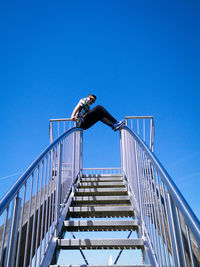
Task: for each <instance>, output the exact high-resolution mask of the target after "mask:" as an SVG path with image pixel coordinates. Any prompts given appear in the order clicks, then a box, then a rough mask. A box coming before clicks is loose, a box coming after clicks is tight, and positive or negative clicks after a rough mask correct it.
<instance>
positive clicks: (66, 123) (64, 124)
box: [49, 118, 76, 143]
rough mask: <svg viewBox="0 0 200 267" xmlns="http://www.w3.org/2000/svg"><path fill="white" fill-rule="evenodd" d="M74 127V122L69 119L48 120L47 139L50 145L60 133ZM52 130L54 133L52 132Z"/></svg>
mask: <svg viewBox="0 0 200 267" xmlns="http://www.w3.org/2000/svg"><path fill="white" fill-rule="evenodd" d="M75 126H76V122H74V121H72V119H70V118H64V119H50V120H49V139H50V143H52V142H53V140H54V139H56V138H58V137H59V136H60V135H61V134H62V133H64V132H66V131H67V130H69V129H71V128H73V127H75ZM54 128H56V129H55V132H54Z"/></svg>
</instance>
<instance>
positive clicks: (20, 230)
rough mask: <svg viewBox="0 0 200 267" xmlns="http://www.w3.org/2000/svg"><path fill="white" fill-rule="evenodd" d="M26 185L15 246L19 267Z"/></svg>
mask: <svg viewBox="0 0 200 267" xmlns="http://www.w3.org/2000/svg"><path fill="white" fill-rule="evenodd" d="M26 184H27V182H25V185H24V195H23V202H22V212H21V223H20V228H19V238H18V246H17V256H16V266H18V265H19V257H20V248H21V237H22V227H23V218H24V206H25V197H26ZM0 266H1V265H0Z"/></svg>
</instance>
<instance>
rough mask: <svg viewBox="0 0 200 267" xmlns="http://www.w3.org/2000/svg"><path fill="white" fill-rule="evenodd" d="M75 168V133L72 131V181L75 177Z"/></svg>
mask: <svg viewBox="0 0 200 267" xmlns="http://www.w3.org/2000/svg"><path fill="white" fill-rule="evenodd" d="M75 170H76V133H73V141H72V182H73V181H74V179H75V177H74V176H75Z"/></svg>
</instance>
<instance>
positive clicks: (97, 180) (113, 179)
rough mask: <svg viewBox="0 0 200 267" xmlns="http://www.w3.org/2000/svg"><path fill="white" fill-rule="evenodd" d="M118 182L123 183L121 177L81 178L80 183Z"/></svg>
mask: <svg viewBox="0 0 200 267" xmlns="http://www.w3.org/2000/svg"><path fill="white" fill-rule="evenodd" d="M114 181H115V182H120V181H124V179H123V178H122V177H97V178H92V177H88V178H81V182H114Z"/></svg>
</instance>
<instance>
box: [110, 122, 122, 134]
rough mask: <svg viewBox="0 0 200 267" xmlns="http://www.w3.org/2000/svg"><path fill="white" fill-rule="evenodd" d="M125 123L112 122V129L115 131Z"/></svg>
mask: <svg viewBox="0 0 200 267" xmlns="http://www.w3.org/2000/svg"><path fill="white" fill-rule="evenodd" d="M124 123H125V121H117V122H116V123H114V124H113V126H112V129H113V130H114V131H115V132H116V131H117V130H119V128H120V127H121V126H122V125H123V124H124Z"/></svg>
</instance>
